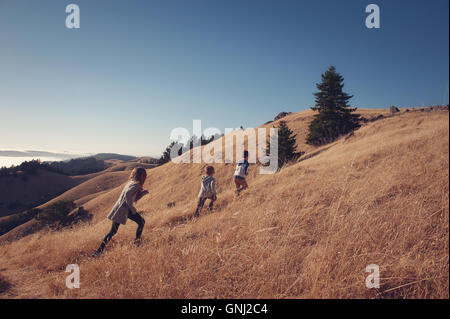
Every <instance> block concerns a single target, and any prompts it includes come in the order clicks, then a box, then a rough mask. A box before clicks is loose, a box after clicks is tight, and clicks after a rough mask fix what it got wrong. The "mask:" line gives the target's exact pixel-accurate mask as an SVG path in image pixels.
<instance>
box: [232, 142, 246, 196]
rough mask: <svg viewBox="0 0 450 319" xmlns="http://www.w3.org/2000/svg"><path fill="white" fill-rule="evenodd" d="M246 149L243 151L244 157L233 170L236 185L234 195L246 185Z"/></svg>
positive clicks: (237, 194)
mask: <svg viewBox="0 0 450 319" xmlns="http://www.w3.org/2000/svg"><path fill="white" fill-rule="evenodd" d="M248 166H249V163H248V151H244V159H243V160H240V161H239V162H238V163H237V165H236V169H235V171H234V183H235V185H236V196H239V194H240V193H241V191H242V190H244V189H246V188H247V187H248V184H247V181H246V180H245V177H246V176H247V174H248Z"/></svg>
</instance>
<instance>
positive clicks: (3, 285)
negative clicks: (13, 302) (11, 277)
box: [0, 275, 13, 294]
mask: <svg viewBox="0 0 450 319" xmlns="http://www.w3.org/2000/svg"><path fill="white" fill-rule="evenodd" d="M12 287H13V284H12V283H10V282H9V281H8V280H6V278H5V277H3V276H2V275H0V294H3V293H5V292H8V291H9V290H11V288H12Z"/></svg>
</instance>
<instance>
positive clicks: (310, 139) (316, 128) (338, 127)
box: [158, 66, 361, 168]
mask: <svg viewBox="0 0 450 319" xmlns="http://www.w3.org/2000/svg"><path fill="white" fill-rule="evenodd" d="M343 82H344V78H343V77H342V76H341V75H340V74H339V73H337V72H336V68H335V67H334V66H330V67H329V68H328V70H327V71H326V72H325V73H324V74H322V82H321V83H318V84H316V87H317V89H318V92H316V93H314V96H315V106H314V107H312V108H311V109H312V110H314V111H316V112H317V114H315V115H314V119H313V120H312V122H311V123H310V124H309V127H308V135H307V137H306V143H307V144H309V145H314V146H320V145H324V144H328V143H331V142H333V141H334V140H336V139H337V138H338V137H340V136H342V135H345V134H348V133H350V132H352V131H354V130H355V129H357V128H359V127H360V126H361V125H360V122H361V117H360V115H359V114H356V113H355V111H356V109H357V108H356V107H351V106H350V105H349V101H350V99H351V98H352V97H353V96H352V95H348V94H347V93H345V92H344V91H343V87H344V83H343ZM267 123H270V122H267ZM274 127H275V126H274ZM276 128H278V167H279V168H281V167H282V166H283V165H285V164H286V163H288V162H290V161H293V160H296V159H298V158H299V157H300V156H302V155H303V154H304V152H302V151H297V145H296V144H297V141H296V135H294V134H293V131H292V130H290V129H289V127H288V126H287V123H286V121H283V120H282V121H280V122H279V123H278V126H276ZM219 137H220V136H219ZM215 138H217V136H211V137H210V138H209V139H206V138H204V137H203V136H202V138H201V145H206V144H208V143H210V142H212V141H213V140H214V139H215ZM195 139H196V137H195V136H194V137H193V139H191V141H190V147H189V149H191V148H192V145H193V141H195ZM196 145H200V144H196ZM269 145H270V141H269V142H268V143H267V150H266V152H267V154H269V153H270V152H269V150H270V148H269ZM182 146H183V145H182V144H180V143H178V142H172V143H171V144H170V145H169V146H168V147H167V148H166V150H165V151H164V152H163V155H162V156H161V158H160V159H159V163H158V164H159V165H162V164H164V163H167V162H169V161H170V153H171V150H172V148H173V147H178V148H179V152H178V155H181V154H182V152H183V150H182V148H181V147H182Z"/></svg>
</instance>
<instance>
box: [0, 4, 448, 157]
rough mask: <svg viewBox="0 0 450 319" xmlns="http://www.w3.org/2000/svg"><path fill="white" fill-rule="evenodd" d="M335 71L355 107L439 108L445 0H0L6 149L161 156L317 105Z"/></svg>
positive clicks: (1, 120)
mask: <svg viewBox="0 0 450 319" xmlns="http://www.w3.org/2000/svg"><path fill="white" fill-rule="evenodd" d="M69 3H76V4H78V5H79V7H80V11H81V28H80V29H76V30H75V29H72V30H70V29H67V28H66V27H65V19H66V15H67V14H66V13H65V7H66V5H68V4H69ZM370 3H376V4H378V5H379V6H380V9H381V29H377V30H375V29H370V30H369V29H367V28H366V27H365V23H364V21H365V18H366V16H367V14H366V13H365V7H366V5H368V4H370ZM331 64H333V65H335V66H336V68H337V70H338V72H340V73H341V74H342V75H343V76H344V78H345V89H346V91H347V92H348V93H350V94H353V95H354V96H355V97H354V99H353V100H352V103H353V105H354V106H357V107H362V108H366V107H388V106H390V105H396V106H399V107H409V106H422V105H434V104H443V103H445V104H447V103H448V85H449V71H448V70H449V1H448V0H433V1H411V0H409V1H401V0H395V1H392V0H389V1H375V0H367V1H360V0H345V1H336V0H329V1H312V0H308V1H300V0H295V1H287V0H279V1H262V0H226V1H225V0H208V1H206V0H201V1H200V0H189V1H187V0H186V1H172V0H164V1H163V0H160V1H131V0H128V1H125V0H123V1H111V0H108V1H106V0H105V1H101V0H95V1H91V0H89V1H87V0H79V1H63V0H57V1H37V0H35V1H17V0H0V149H39V150H51V151H71V152H77V153H97V152H118V153H125V154H134V155H155V156H156V155H158V156H159V155H160V153H161V152H162V150H163V148H164V147H165V146H166V145H167V144H168V143H169V139H168V138H169V133H170V131H171V130H172V129H173V128H175V127H179V126H182V127H186V128H188V129H189V130H192V120H193V119H201V120H202V122H203V128H206V127H217V128H219V129H221V130H223V129H224V128H225V127H239V126H240V125H243V126H244V127H256V126H258V125H260V124H262V123H264V122H266V121H268V120H270V119H273V117H274V116H275V115H276V114H277V113H278V112H280V111H293V112H295V111H301V110H305V109H307V108H309V107H310V106H313V104H314V97H313V92H315V90H316V87H315V83H317V82H319V81H320V75H321V73H322V72H324V71H325V70H326V69H327V68H328V66H329V65H331Z"/></svg>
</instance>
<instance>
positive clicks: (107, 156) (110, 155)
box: [93, 153, 137, 162]
mask: <svg viewBox="0 0 450 319" xmlns="http://www.w3.org/2000/svg"><path fill="white" fill-rule="evenodd" d="M93 157H95V158H97V159H100V160H104V161H106V160H120V161H124V162H127V161H131V160H135V159H137V157H136V156H130V155H121V154H115V153H99V154H96V155H93Z"/></svg>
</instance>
